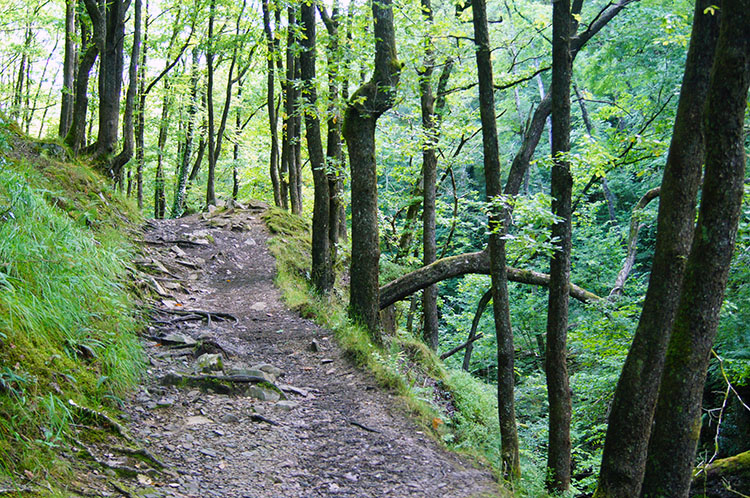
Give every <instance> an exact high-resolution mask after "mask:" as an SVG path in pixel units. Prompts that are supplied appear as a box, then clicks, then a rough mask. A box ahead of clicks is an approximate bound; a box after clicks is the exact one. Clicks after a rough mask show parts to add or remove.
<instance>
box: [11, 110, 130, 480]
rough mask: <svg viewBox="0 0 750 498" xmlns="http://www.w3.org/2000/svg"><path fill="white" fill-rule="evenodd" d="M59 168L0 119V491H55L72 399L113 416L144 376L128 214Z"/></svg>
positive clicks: (56, 151) (49, 150) (56, 150)
mask: <svg viewBox="0 0 750 498" xmlns="http://www.w3.org/2000/svg"><path fill="white" fill-rule="evenodd" d="M64 158H65V151H64V149H62V148H61V147H59V146H57V145H54V144H42V143H35V142H33V141H31V140H29V139H26V138H24V137H22V136H21V134H20V133H18V132H17V131H16V130H15V128H14V127H13V126H12V125H9V124H8V123H6V122H4V120H3V119H2V117H1V116H0V487H2V488H6V487H9V486H10V487H13V486H18V487H21V486H26V485H27V483H35V484H39V483H40V481H44V482H46V483H47V484H49V485H50V486H51V489H53V490H54V489H55V486H56V485H57V484H58V483H63V482H64V481H65V480H66V479H67V477H66V476H67V475H68V465H67V463H66V462H65V461H63V460H62V459H60V458H59V457H58V455H59V452H60V450H61V449H62V448H64V447H65V445H66V442H67V441H68V436H69V435H70V431H71V423H72V422H73V421H74V419H75V414H74V413H73V412H72V411H71V405H70V403H69V402H70V400H73V401H75V402H76V403H78V404H80V405H84V406H87V407H91V408H95V409H107V408H108V407H115V406H116V405H117V403H118V396H119V395H121V394H122V393H124V392H125V390H126V389H127V388H128V387H130V386H132V385H133V384H134V383H135V382H136V380H137V379H138V376H139V372H140V370H141V352H140V349H139V345H138V341H137V339H136V336H135V330H136V327H137V326H138V323H137V319H136V312H135V308H134V304H133V300H132V297H131V295H130V293H129V290H128V288H127V283H126V282H127V281H128V278H127V277H128V266H127V265H128V263H127V262H128V261H129V260H130V259H131V255H132V252H133V250H134V248H133V247H132V246H130V245H129V244H128V242H127V241H126V235H125V234H124V230H123V229H124V228H127V227H128V226H132V222H133V220H137V219H138V217H137V215H136V210H135V209H134V208H133V207H132V206H131V205H129V204H127V203H126V202H124V201H123V200H121V199H120V197H119V196H118V195H115V194H114V193H113V192H111V190H110V189H108V188H107V187H105V185H104V182H103V181H102V180H101V178H100V177H98V176H97V175H96V174H95V173H93V172H92V171H91V170H90V169H88V168H87V167H85V166H83V165H78V164H72V163H69V162H65V161H64ZM51 493H52V494H56V493H55V492H54V491H51ZM61 495H62V494H61Z"/></svg>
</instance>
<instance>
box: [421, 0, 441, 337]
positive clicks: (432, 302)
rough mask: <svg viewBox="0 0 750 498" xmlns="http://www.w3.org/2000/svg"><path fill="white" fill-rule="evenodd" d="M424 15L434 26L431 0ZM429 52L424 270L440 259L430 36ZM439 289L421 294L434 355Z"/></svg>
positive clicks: (424, 104)
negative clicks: (436, 215)
mask: <svg viewBox="0 0 750 498" xmlns="http://www.w3.org/2000/svg"><path fill="white" fill-rule="evenodd" d="M421 5H422V14H423V15H424V17H425V20H426V21H427V23H428V24H432V5H430V0H421ZM425 45H426V50H425V56H424V61H423V66H424V70H423V71H421V73H420V75H419V97H420V106H421V109H422V128H423V130H424V134H425V143H424V144H423V146H422V178H423V182H424V184H423V187H424V190H423V192H424V197H423V201H422V204H423V206H422V251H423V256H422V257H423V264H424V265H425V266H427V265H429V264H430V263H433V262H434V261H435V260H436V259H437V241H436V240H435V239H436V235H435V202H436V197H437V153H436V152H435V148H436V147H437V133H438V123H437V121H438V119H439V118H438V117H436V116H435V96H434V95H433V92H432V73H433V71H434V66H435V55H434V51H433V48H432V40H431V39H430V37H429V34H428V35H427V38H426V40H425ZM437 296H438V289H437V285H430V286H429V287H426V288H425V290H424V292H423V293H422V312H423V313H424V328H423V332H422V337H423V338H424V341H425V342H426V343H427V345H428V346H429V347H430V349H432V350H433V351H437V348H438V344H439V340H440V339H439V330H438V310H437Z"/></svg>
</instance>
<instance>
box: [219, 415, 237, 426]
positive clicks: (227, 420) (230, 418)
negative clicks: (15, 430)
mask: <svg viewBox="0 0 750 498" xmlns="http://www.w3.org/2000/svg"><path fill="white" fill-rule="evenodd" d="M219 421H220V422H221V423H223V424H237V423H239V421H240V418H239V417H238V416H237V415H234V414H232V413H227V414H226V415H223V416H222V417H221V418H220V419H219Z"/></svg>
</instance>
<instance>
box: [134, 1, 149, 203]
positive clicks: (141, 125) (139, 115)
mask: <svg viewBox="0 0 750 498" xmlns="http://www.w3.org/2000/svg"><path fill="white" fill-rule="evenodd" d="M143 16H144V19H145V22H144V23H143V50H141V65H140V68H139V71H138V108H137V109H136V112H135V164H136V166H135V168H136V173H135V183H136V200H137V202H138V209H141V210H142V209H143V167H144V163H145V139H144V129H145V126H146V116H145V109H146V91H145V88H146V62H147V58H148V57H147V53H146V51H147V50H148V25H149V17H148V0H146V5H145V11H144V13H143Z"/></svg>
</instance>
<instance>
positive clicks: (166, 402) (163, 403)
mask: <svg viewBox="0 0 750 498" xmlns="http://www.w3.org/2000/svg"><path fill="white" fill-rule="evenodd" d="M172 405H174V399H172V398H161V399H159V401H157V402H156V406H158V407H159V408H167V407H169V406H172Z"/></svg>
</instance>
